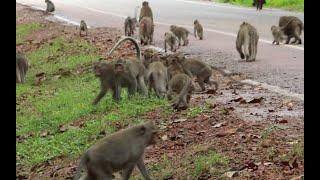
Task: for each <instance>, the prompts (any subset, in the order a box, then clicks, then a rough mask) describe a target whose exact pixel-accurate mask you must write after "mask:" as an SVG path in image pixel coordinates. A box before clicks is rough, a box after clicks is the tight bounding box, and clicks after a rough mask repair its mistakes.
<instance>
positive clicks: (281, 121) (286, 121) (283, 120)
mask: <svg viewBox="0 0 320 180" xmlns="http://www.w3.org/2000/svg"><path fill="white" fill-rule="evenodd" d="M279 123H288V120H286V119H282V120H280V121H279Z"/></svg>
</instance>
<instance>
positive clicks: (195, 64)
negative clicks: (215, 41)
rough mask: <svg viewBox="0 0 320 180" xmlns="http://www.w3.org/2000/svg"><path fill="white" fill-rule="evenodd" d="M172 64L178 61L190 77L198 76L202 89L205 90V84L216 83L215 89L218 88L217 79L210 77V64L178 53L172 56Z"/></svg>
mask: <svg viewBox="0 0 320 180" xmlns="http://www.w3.org/2000/svg"><path fill="white" fill-rule="evenodd" d="M170 58H171V61H173V62H171V64H172V63H176V64H178V65H179V66H181V68H180V69H182V70H183V72H184V73H185V74H187V75H188V76H189V77H191V78H192V77H193V76H195V77H196V78H197V81H198V84H199V86H200V87H201V90H202V91H205V84H209V85H214V86H215V90H218V83H217V82H216V81H211V80H210V77H211V75H212V67H211V66H209V65H208V64H206V63H204V62H202V61H200V60H198V59H197V58H188V59H186V58H185V57H184V55H182V54H178V55H176V56H171V57H170Z"/></svg>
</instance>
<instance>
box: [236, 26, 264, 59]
mask: <svg viewBox="0 0 320 180" xmlns="http://www.w3.org/2000/svg"><path fill="white" fill-rule="evenodd" d="M258 41H259V34H258V31H257V29H256V28H255V27H254V26H252V25H251V24H249V23H247V22H243V23H242V24H241V25H240V29H239V31H238V34H237V40H236V49H237V51H238V52H239V54H240V57H241V59H246V61H255V60H256V56H257V48H258Z"/></svg>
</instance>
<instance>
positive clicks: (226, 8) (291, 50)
mask: <svg viewBox="0 0 320 180" xmlns="http://www.w3.org/2000/svg"><path fill="white" fill-rule="evenodd" d="M16 2H18V3H23V4H27V5H32V6H37V7H40V8H45V3H44V2H42V1H40V2H39V1H38V0H17V1H16ZM54 3H55V5H56V12H55V14H56V15H59V16H62V17H64V18H67V19H70V20H72V21H76V22H80V20H81V19H84V20H86V22H87V23H88V25H89V26H108V27H118V28H122V26H123V21H124V18H125V17H126V16H128V15H130V16H133V15H134V8H135V7H136V6H141V3H142V0H139V1H134V0H90V1H88V0H54ZM149 3H150V6H151V7H152V9H153V13H154V19H155V22H156V27H155V45H156V46H158V47H163V41H162V37H163V34H164V32H165V31H168V28H169V27H168V26H169V25H170V24H178V25H183V26H185V27H187V28H189V30H190V31H192V29H191V28H192V23H193V20H194V19H199V20H200V22H201V23H202V25H203V26H204V29H205V32H204V33H205V37H204V40H203V41H199V40H196V39H195V38H194V37H189V39H190V45H189V46H188V47H183V48H182V50H183V51H185V52H189V53H191V54H194V55H199V56H201V57H202V58H203V60H205V61H207V62H208V63H211V64H215V65H217V66H226V67H227V69H228V70H230V71H235V72H242V73H244V74H246V75H248V77H249V78H250V79H253V80H255V81H258V82H264V83H268V84H270V85H273V86H279V87H281V88H283V89H286V90H288V91H290V92H294V93H299V94H303V93H304V47H303V45H294V46H283V45H281V46H272V45H271V44H270V42H271V41H272V35H271V32H270V27H271V26H272V25H274V24H275V25H276V24H278V20H279V17H280V16H283V15H294V16H298V17H299V18H300V19H301V20H302V21H304V14H303V13H294V12H288V11H282V10H271V9H264V10H263V11H261V12H256V10H255V9H254V8H242V7H236V6H232V5H226V4H216V3H207V2H198V1H184V0H161V1H160V0H149ZM242 21H247V22H249V23H251V24H253V25H254V26H256V27H257V29H258V32H259V35H260V41H259V45H258V46H259V47H258V55H257V61H256V62H250V63H247V62H243V61H239V59H240V58H239V54H238V53H237V51H236V49H235V35H236V33H237V31H238V28H239V25H240V24H241V22H242ZM302 40H303V42H304V38H303V35H302Z"/></svg>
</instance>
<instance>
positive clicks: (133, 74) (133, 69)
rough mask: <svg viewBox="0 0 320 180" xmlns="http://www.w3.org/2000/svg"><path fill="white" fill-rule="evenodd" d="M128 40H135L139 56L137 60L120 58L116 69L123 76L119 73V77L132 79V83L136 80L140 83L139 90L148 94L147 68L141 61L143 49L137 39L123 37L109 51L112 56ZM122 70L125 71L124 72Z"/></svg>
mask: <svg viewBox="0 0 320 180" xmlns="http://www.w3.org/2000/svg"><path fill="white" fill-rule="evenodd" d="M126 40H129V41H131V42H133V44H134V45H135V48H136V52H137V57H136V60H118V61H117V64H116V66H115V67H116V69H117V70H116V71H118V73H120V75H121V76H119V75H117V77H121V79H124V80H127V79H131V80H132V81H131V82H130V83H132V82H135V81H136V82H137V83H138V84H137V85H138V86H137V87H138V90H139V91H141V92H142V94H143V95H144V96H147V95H148V91H147V88H146V85H145V81H144V74H145V71H146V68H145V66H144V65H143V63H142V61H141V50H140V47H139V44H138V43H137V41H136V40H135V39H134V38H131V37H123V38H122V39H120V40H119V41H118V42H117V43H116V44H115V45H114V47H113V48H112V49H111V50H110V51H109V53H108V55H109V56H110V55H111V53H112V52H113V51H114V50H115V49H116V48H117V47H118V46H120V44H121V43H122V42H124V41H126ZM122 71H124V72H123V73H122Z"/></svg>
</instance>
